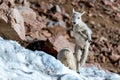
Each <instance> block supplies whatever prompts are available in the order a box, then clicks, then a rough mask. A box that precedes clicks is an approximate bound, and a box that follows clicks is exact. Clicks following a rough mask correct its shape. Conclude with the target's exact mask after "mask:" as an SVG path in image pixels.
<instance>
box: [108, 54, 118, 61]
mask: <svg viewBox="0 0 120 80" xmlns="http://www.w3.org/2000/svg"><path fill="white" fill-rule="evenodd" d="M109 57H110V59H111V61H112V62H116V61H118V59H120V55H117V54H115V53H113V54H112V55H111V56H109Z"/></svg>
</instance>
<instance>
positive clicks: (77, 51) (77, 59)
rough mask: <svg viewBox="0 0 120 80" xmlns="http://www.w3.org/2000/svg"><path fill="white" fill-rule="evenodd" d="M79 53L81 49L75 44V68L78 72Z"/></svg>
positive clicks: (79, 64) (80, 53) (79, 65)
mask: <svg viewBox="0 0 120 80" xmlns="http://www.w3.org/2000/svg"><path fill="white" fill-rule="evenodd" d="M81 55H82V51H81V49H80V48H79V47H78V46H75V59H76V69H77V72H78V73H79V71H80V67H81V63H80V60H81Z"/></svg>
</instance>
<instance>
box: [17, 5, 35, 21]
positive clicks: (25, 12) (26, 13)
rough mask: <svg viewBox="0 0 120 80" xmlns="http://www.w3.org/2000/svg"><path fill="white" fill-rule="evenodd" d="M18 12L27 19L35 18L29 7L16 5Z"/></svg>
mask: <svg viewBox="0 0 120 80" xmlns="http://www.w3.org/2000/svg"><path fill="white" fill-rule="evenodd" d="M16 8H17V9H18V10H19V12H20V14H21V15H22V16H23V18H24V19H25V20H26V19H29V20H35V19H36V13H35V12H34V11H33V10H32V9H31V8H29V7H26V6H18V7H16Z"/></svg>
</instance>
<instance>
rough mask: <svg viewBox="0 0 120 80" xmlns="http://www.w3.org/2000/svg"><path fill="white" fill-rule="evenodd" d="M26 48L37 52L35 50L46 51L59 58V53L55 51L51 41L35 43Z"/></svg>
mask: <svg viewBox="0 0 120 80" xmlns="http://www.w3.org/2000/svg"><path fill="white" fill-rule="evenodd" d="M26 48H27V49H30V50H33V51H35V50H38V51H44V52H46V53H48V54H50V55H52V56H54V57H55V58H57V51H56V50H55V48H54V46H53V45H52V43H51V42H50V41H49V40H46V41H43V40H39V41H33V42H31V43H30V44H28V45H27V47H26Z"/></svg>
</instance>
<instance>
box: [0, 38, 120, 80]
mask: <svg viewBox="0 0 120 80" xmlns="http://www.w3.org/2000/svg"><path fill="white" fill-rule="evenodd" d="M0 80H120V75H118V74H115V73H106V72H105V71H104V70H99V69H97V68H95V67H88V68H82V69H81V73H80V74H77V73H76V72H74V71H72V70H69V69H68V68H67V67H65V66H64V65H63V64H62V63H61V62H60V61H58V60H56V59H55V58H54V57H52V56H50V55H48V54H46V53H45V52H42V51H31V50H28V49H25V48H23V47H21V46H20V45H19V44H18V43H17V42H15V41H12V40H3V39H2V38H0Z"/></svg>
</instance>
